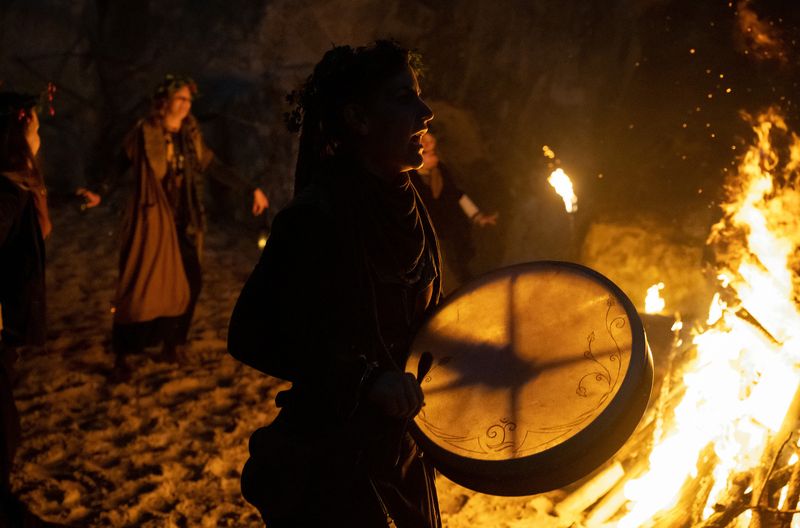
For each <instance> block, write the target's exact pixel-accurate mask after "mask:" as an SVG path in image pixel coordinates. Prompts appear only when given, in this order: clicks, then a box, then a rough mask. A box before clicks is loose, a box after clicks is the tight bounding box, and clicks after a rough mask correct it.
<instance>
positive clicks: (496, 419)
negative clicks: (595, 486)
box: [406, 261, 653, 496]
mask: <svg viewBox="0 0 800 528" xmlns="http://www.w3.org/2000/svg"><path fill="white" fill-rule="evenodd" d="M426 352H427V353H430V354H431V355H432V356H433V362H432V367H431V368H430V370H429V371H428V372H427V373H426V374H424V375H423V376H422V379H420V384H421V386H422V390H423V392H424V393H425V407H423V409H422V411H421V412H420V414H419V415H417V417H416V418H415V419H414V421H413V423H412V425H411V427H410V430H411V432H412V434H413V435H414V437H415V439H416V440H417V442H418V443H419V444H420V446H421V447H422V449H423V451H424V453H425V456H426V457H427V458H428V459H429V460H430V461H431V462H432V463H433V465H434V466H435V467H436V469H437V470H439V471H441V472H442V473H443V474H444V475H445V476H447V477H448V478H449V479H451V480H452V481H454V482H456V483H458V484H460V485H462V486H464V487H466V488H469V489H472V490H475V491H478V492H481V493H488V494H492V495H505V496H517V495H531V494H535V493H542V492H545V491H550V490H553V489H556V488H560V487H562V486H564V485H567V484H569V483H572V482H574V481H576V480H578V479H580V478H581V477H584V476H586V475H588V474H589V473H591V472H592V471H594V470H595V469H597V468H598V467H599V466H601V465H602V464H603V463H604V462H605V461H607V460H608V459H609V458H610V457H611V456H612V455H613V454H614V453H615V452H616V451H617V450H618V449H619V448H620V447H622V445H623V444H624V443H625V441H626V440H627V439H628V438H629V437H630V435H631V433H632V432H633V430H634V429H635V428H636V425H637V424H638V423H639V420H640V419H641V417H642V415H643V414H644V411H645V408H646V406H647V402H648V399H649V396H650V391H651V388H652V383H653V361H652V357H651V354H650V349H649V347H648V345H647V340H646V338H645V334H644V328H643V326H642V323H641V320H640V318H639V315H638V313H637V312H636V309H635V308H634V306H633V304H632V303H631V301H630V300H629V299H628V297H627V296H626V295H625V294H624V293H623V292H622V290H620V289H619V288H618V287H617V286H616V285H615V284H614V283H612V282H611V281H610V280H608V279H607V278H606V277H604V276H603V275H601V274H599V273H597V272H596V271H594V270H591V269H589V268H587V267H584V266H581V265H579V264H574V263H568V262H555V261H542V262H530V263H526V264H519V265H515V266H511V267H508V268H503V269H500V270H497V271H493V272H490V273H488V274H486V275H483V276H482V277H479V278H478V279H476V280H475V281H473V282H471V283H469V284H467V285H465V286H463V287H462V288H460V289H459V290H458V291H457V292H455V293H454V294H453V295H451V296H450V297H449V298H448V299H447V301H446V302H445V303H443V304H442V305H441V306H439V307H438V308H437V310H436V311H435V312H434V313H433V314H432V316H431V317H430V318H429V319H428V320H427V321H426V323H425V324H424V325H423V327H422V328H421V329H420V331H419V332H418V333H417V335H416V337H415V339H414V342H413V343H412V346H411V353H410V356H409V360H408V362H407V364H406V370H407V371H408V372H412V373H416V372H417V368H418V366H419V363H420V358H421V357H422V356H423V354H425V353H426ZM425 355H427V354H425Z"/></svg>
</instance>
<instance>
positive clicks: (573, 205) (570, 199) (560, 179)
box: [547, 168, 578, 259]
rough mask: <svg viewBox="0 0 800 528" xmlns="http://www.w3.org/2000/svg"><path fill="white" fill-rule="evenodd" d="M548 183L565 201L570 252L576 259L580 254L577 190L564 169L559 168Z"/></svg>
mask: <svg viewBox="0 0 800 528" xmlns="http://www.w3.org/2000/svg"><path fill="white" fill-rule="evenodd" d="M547 182H548V183H549V184H550V186H551V187H553V189H555V191H556V194H558V195H559V196H560V197H561V199H562V200H564V208H565V209H566V211H567V216H568V217H569V240H570V244H569V252H570V255H571V256H572V257H573V259H574V257H575V256H576V255H577V254H578V248H577V247H576V241H575V211H577V210H578V197H577V196H576V195H575V190H574V189H573V187H572V180H570V179H569V176H567V173H566V172H564V171H563V169H560V168H558V169H556V170H554V171H553V172H551V173H550V177H549V178H547Z"/></svg>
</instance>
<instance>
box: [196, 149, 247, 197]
mask: <svg viewBox="0 0 800 528" xmlns="http://www.w3.org/2000/svg"><path fill="white" fill-rule="evenodd" d="M205 173H206V174H207V175H208V177H209V178H211V179H212V180H214V181H216V182H217V183H219V184H220V185H222V186H223V187H226V188H228V189H230V190H232V191H236V192H241V193H247V194H252V193H253V191H255V190H256V188H257V187H258V186H257V185H253V183H252V182H249V181H247V180H246V179H244V178H242V177H241V176H240V175H239V173H238V172H236V171H235V170H234V169H233V168H231V167H230V166H228V165H225V164H224V163H222V162H221V161H220V160H219V158H217V156H214V157H213V158H212V159H211V162H210V163H209V165H208V167H207V168H206V171H205Z"/></svg>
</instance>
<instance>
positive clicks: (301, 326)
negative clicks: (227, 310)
mask: <svg viewBox="0 0 800 528" xmlns="http://www.w3.org/2000/svg"><path fill="white" fill-rule="evenodd" d="M351 167H352V165H350V164H347V163H341V164H339V163H335V162H333V163H331V165H330V166H328V167H326V169H324V170H325V172H326V174H325V177H322V178H317V179H316V181H317V183H315V184H313V185H311V186H309V187H308V188H307V189H306V190H305V191H303V192H302V193H301V194H300V195H299V196H298V197H297V198H296V199H295V200H294V201H293V202H292V203H291V204H290V205H289V206H288V207H287V208H286V209H284V210H283V211H282V212H281V213H280V214H278V216H277V217H276V219H275V222H274V223H273V230H272V234H271V236H270V239H269V241H268V243H267V247H266V248H265V250H264V253H263V254H262V257H261V260H260V262H259V263H258V265H257V267H256V269H255V270H254V271H253V274H252V275H251V277H250V279H249V280H248V282H247V284H246V285H245V288H244V289H243V291H242V294H241V296H240V297H239V300H238V302H237V305H236V308H235V310H234V313H233V316H232V318H231V325H230V332H229V341H228V344H229V350H230V352H231V354H232V355H233V356H234V357H236V358H237V359H239V360H240V361H243V362H244V363H246V364H248V365H250V366H252V367H254V368H256V369H258V370H260V371H261V372H264V373H266V374H269V375H271V376H276V377H279V378H282V379H285V380H288V381H291V382H292V389H291V390H290V391H288V392H284V393H281V394H279V397H278V398H276V403H277V405H278V406H279V407H282V410H281V413H280V415H279V417H278V419H276V421H275V422H273V423H272V424H271V425H270V426H268V427H266V428H262V429H260V430H259V431H257V432H256V433H255V434H254V435H253V437H252V438H251V441H250V452H251V458H250V461H248V465H247V466H246V467H245V470H244V472H243V476H242V487H243V493H244V494H245V498H247V499H248V500H250V501H251V502H253V503H254V504H255V505H256V506H257V507H259V510H260V511H261V512H262V515H263V516H264V517H265V520H268V519H269V520H274V521H275V522H276V524H275V526H282V524H281V522H286V523H287V524H286V526H306V525H308V526H315V525H316V524H314V523H315V522H328V523H333V524H337V523H339V524H337V525H342V526H344V525H348V526H384V525H385V520H386V519H385V517H382V516H381V503H383V506H384V507H385V508H386V509H388V510H389V513H390V514H391V515H392V517H393V518H394V519H395V521H396V522H397V524H398V526H400V527H401V528H404V527H407V526H413V527H415V528H416V527H418V526H438V525H439V523H440V521H439V519H438V507H437V505H436V496H435V489H434V488H433V477H432V475H433V474H432V470H431V469H430V468H429V467H427V465H426V464H424V462H423V461H422V459H421V458H419V457H418V451H417V448H416V446H415V445H414V443H413V440H411V438H410V436H408V435H407V434H405V433H404V424H403V422H402V421H401V420H396V419H391V418H387V417H385V416H381V415H380V414H379V413H377V412H376V411H375V410H374V409H372V408H370V406H369V404H368V403H366V402H365V401H364V398H363V396H364V394H365V393H366V391H367V390H368V387H369V384H370V382H371V381H372V380H374V379H375V378H376V377H377V375H378V374H379V373H380V372H381V371H383V370H400V369H402V368H403V366H404V364H405V360H406V356H407V353H408V347H409V345H410V342H411V340H412V339H413V336H414V334H415V332H416V330H417V329H418V328H419V326H420V325H421V323H422V321H423V320H424V317H425V316H426V314H427V313H428V311H429V310H430V309H431V308H432V307H433V306H435V305H436V303H437V302H438V300H439V298H440V294H441V280H440V276H439V262H440V257H439V250H438V243H437V241H436V236H435V234H434V231H433V228H432V227H431V224H430V220H429V218H428V215H427V212H426V211H425V208H424V206H423V205H422V203H421V201H420V199H419V196H418V194H417V193H416V190H415V189H414V187H413V185H411V184H410V181H409V180H408V178H407V177H406V176H405V175H404V176H403V180H402V181H400V182H396V183H395V184H393V185H389V184H387V183H384V182H381V181H380V180H378V179H377V178H376V177H374V176H371V175H369V174H366V173H363V172H360V171H357V170H356V171H354V170H353V169H352V168H351ZM398 455H399V456H398ZM372 486H375V488H372ZM376 490H377V491H378V494H376V493H375V491H376ZM378 497H379V498H378ZM406 501H407V502H406ZM299 512H302V516H298V515H299ZM367 519H371V521H367ZM292 523H294V524H292ZM341 523H344V524H341ZM268 525H269V523H268Z"/></svg>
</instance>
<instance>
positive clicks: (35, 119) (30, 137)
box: [25, 110, 42, 156]
mask: <svg viewBox="0 0 800 528" xmlns="http://www.w3.org/2000/svg"><path fill="white" fill-rule="evenodd" d="M25 140H26V141H27V142H28V146H29V147H30V149H31V154H33V155H34V156H35V155H36V153H37V152H39V147H41V145H42V140H41V138H40V137H39V116H38V115H37V114H36V110H31V117H30V119H28V126H27V127H26V128H25Z"/></svg>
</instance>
